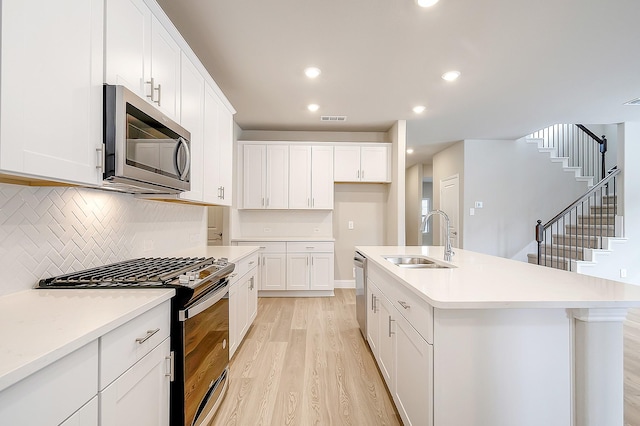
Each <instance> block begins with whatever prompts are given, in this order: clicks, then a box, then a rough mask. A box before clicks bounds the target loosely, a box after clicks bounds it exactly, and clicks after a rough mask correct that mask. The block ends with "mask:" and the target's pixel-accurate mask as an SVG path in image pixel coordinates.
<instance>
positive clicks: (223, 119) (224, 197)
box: [216, 101, 233, 206]
mask: <svg viewBox="0 0 640 426" xmlns="http://www.w3.org/2000/svg"><path fill="white" fill-rule="evenodd" d="M218 102H220V101H218ZM216 143H217V145H218V147H219V150H218V156H217V158H218V184H217V185H216V188H218V187H220V191H221V195H220V198H219V200H218V202H217V203H216V204H220V205H221V206H230V205H231V203H232V197H233V167H232V165H233V114H232V113H231V111H229V110H228V109H227V107H226V106H224V105H223V104H221V103H220V104H219V105H218V138H217V140H216Z"/></svg>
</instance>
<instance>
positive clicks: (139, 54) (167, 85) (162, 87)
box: [105, 0, 185, 127]
mask: <svg viewBox="0 0 640 426" xmlns="http://www.w3.org/2000/svg"><path fill="white" fill-rule="evenodd" d="M105 9H106V20H105V62H106V66H105V82H106V83H109V84H122V85H124V86H127V87H128V88H129V89H130V90H132V91H134V92H135V93H137V94H138V95H139V96H140V97H142V98H144V99H147V100H149V102H153V103H154V104H155V105H156V106H157V107H158V108H159V109H160V110H161V111H162V112H163V113H165V114H166V115H167V116H169V117H171V118H172V119H173V120H175V121H178V122H179V121H180V116H179V108H180V95H179V93H180V47H179V46H178V44H177V43H176V41H175V40H174V39H173V37H172V36H171V34H169V32H168V31H167V30H166V29H165V28H164V27H163V26H162V24H161V23H160V22H159V21H158V20H157V19H156V18H155V17H154V16H153V15H152V13H151V11H150V10H149V8H148V7H147V6H146V5H145V3H144V1H142V0H106V8H105ZM183 127H185V126H183Z"/></svg>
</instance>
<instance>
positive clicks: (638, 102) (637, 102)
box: [624, 98, 640, 105]
mask: <svg viewBox="0 0 640 426" xmlns="http://www.w3.org/2000/svg"><path fill="white" fill-rule="evenodd" d="M624 105H640V98H635V99H631V100H630V101H627V102H625V103H624Z"/></svg>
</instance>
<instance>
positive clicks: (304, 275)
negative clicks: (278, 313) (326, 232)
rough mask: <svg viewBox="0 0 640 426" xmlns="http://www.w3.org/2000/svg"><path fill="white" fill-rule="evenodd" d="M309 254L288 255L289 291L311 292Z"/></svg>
mask: <svg viewBox="0 0 640 426" xmlns="http://www.w3.org/2000/svg"><path fill="white" fill-rule="evenodd" d="M309 257H310V256H309V254H307V253H289V254H287V290H309Z"/></svg>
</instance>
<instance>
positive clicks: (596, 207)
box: [527, 124, 623, 271]
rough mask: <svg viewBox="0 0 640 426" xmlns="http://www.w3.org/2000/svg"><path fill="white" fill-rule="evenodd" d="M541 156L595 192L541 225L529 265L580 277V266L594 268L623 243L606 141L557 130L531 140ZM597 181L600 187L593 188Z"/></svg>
mask: <svg viewBox="0 0 640 426" xmlns="http://www.w3.org/2000/svg"><path fill="white" fill-rule="evenodd" d="M528 142H530V143H536V144H537V145H538V150H539V151H541V152H547V153H549V155H550V157H551V161H552V162H556V163H562V166H563V168H564V170H566V171H570V172H573V173H574V174H575V178H576V180H578V181H582V182H586V183H587V185H588V186H589V187H590V189H589V190H588V191H587V192H586V193H585V194H584V195H583V196H582V197H580V198H579V199H578V200H576V201H574V202H573V203H572V204H571V205H569V206H568V207H567V208H565V209H564V210H563V211H562V212H560V213H558V214H557V215H556V216H555V217H554V218H553V219H551V220H550V221H548V222H547V223H545V224H544V225H543V224H542V221H540V220H538V224H537V225H536V229H535V230H536V241H537V243H538V252H537V253H530V254H528V255H527V260H528V262H529V263H534V264H540V265H542V266H547V267H552V268H557V269H563V270H568V271H576V270H577V269H578V266H577V265H579V264H585V263H590V264H593V263H594V260H595V257H596V254H597V253H598V252H607V253H609V252H610V251H609V249H610V247H611V245H612V242H614V241H615V240H622V238H620V237H621V236H622V235H623V234H622V217H620V216H617V207H616V206H617V201H618V200H617V197H616V195H615V194H616V176H617V175H618V174H619V173H620V170H618V169H617V168H616V167H614V168H613V169H611V170H609V171H606V170H605V168H604V164H605V161H604V158H605V153H606V150H607V140H606V138H605V137H604V136H602V138H599V137H598V136H596V135H595V134H594V133H592V132H591V131H590V130H589V129H587V128H586V127H585V126H583V125H580V124H577V125H555V126H551V127H549V128H547V129H543V130H541V131H539V132H536V133H533V134H531V135H530V136H529V138H528ZM594 180H596V181H598V182H597V183H596V184H595V185H594Z"/></svg>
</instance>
